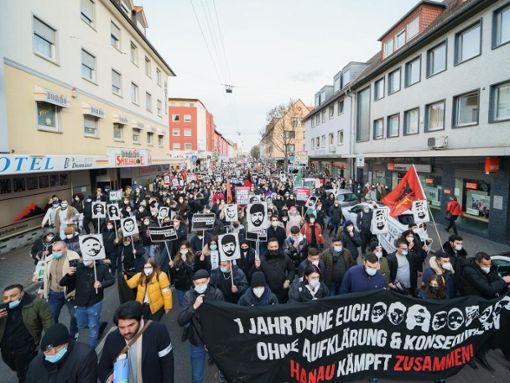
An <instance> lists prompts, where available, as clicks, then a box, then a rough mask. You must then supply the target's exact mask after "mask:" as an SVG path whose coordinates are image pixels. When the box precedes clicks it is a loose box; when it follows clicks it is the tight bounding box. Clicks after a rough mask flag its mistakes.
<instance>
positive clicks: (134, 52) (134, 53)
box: [130, 41, 138, 66]
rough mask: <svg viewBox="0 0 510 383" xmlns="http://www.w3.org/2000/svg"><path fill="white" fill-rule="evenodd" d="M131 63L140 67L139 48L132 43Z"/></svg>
mask: <svg viewBox="0 0 510 383" xmlns="http://www.w3.org/2000/svg"><path fill="white" fill-rule="evenodd" d="M130 51H131V62H132V63H133V64H135V65H136V66H138V47H137V46H136V45H135V43H133V42H132V41H131V48H130Z"/></svg>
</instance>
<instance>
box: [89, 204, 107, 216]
mask: <svg viewBox="0 0 510 383" xmlns="http://www.w3.org/2000/svg"><path fill="white" fill-rule="evenodd" d="M91 208H92V218H93V219H98V218H106V202H92V205H91Z"/></svg>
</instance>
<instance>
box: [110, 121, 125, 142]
mask: <svg viewBox="0 0 510 383" xmlns="http://www.w3.org/2000/svg"><path fill="white" fill-rule="evenodd" d="M113 139H114V140H115V141H123V140H124V125H122V124H117V123H114V124H113Z"/></svg>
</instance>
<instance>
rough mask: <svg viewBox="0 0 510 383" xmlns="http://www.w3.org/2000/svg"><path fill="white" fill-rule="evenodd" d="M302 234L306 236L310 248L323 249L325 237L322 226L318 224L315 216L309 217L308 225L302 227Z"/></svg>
mask: <svg viewBox="0 0 510 383" xmlns="http://www.w3.org/2000/svg"><path fill="white" fill-rule="evenodd" d="M301 234H303V235H304V236H305V238H306V243H307V244H308V246H310V247H315V248H317V249H322V246H323V245H324V237H323V236H322V228H321V226H320V225H319V224H318V223H317V222H316V218H315V215H309V216H307V219H306V223H305V224H303V226H302V227H301Z"/></svg>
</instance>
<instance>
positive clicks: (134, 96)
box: [131, 82, 140, 105]
mask: <svg viewBox="0 0 510 383" xmlns="http://www.w3.org/2000/svg"><path fill="white" fill-rule="evenodd" d="M131 102H132V103H133V104H136V105H139V102H140V101H139V96H138V85H136V84H135V83H134V82H132V83H131Z"/></svg>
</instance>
